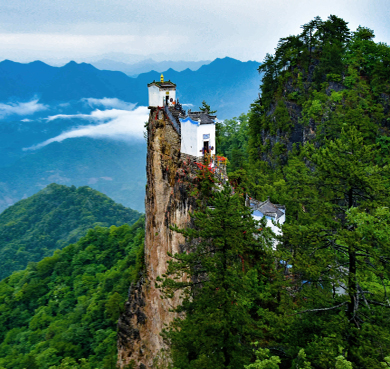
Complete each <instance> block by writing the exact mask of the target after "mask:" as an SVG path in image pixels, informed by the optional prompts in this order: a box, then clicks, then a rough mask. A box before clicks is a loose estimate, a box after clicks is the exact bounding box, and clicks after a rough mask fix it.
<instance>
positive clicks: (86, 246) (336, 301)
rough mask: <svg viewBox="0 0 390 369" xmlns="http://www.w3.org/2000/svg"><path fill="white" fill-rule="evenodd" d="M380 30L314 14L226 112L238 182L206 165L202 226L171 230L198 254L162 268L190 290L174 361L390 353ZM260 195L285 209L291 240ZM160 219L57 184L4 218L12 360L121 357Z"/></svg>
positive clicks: (201, 365) (306, 367)
mask: <svg viewBox="0 0 390 369" xmlns="http://www.w3.org/2000/svg"><path fill="white" fill-rule="evenodd" d="M374 39H375V34H374V31H373V30H371V29H368V28H364V27H359V28H358V29H357V30H356V31H352V30H350V29H349V27H348V23H347V22H346V21H345V20H343V19H341V18H339V17H337V16H334V15H331V16H330V17H329V18H328V19H326V20H322V19H320V18H319V17H317V18H315V19H313V20H312V21H310V22H309V23H307V24H305V25H303V26H302V31H301V33H300V34H298V35H290V36H288V37H285V38H282V39H281V40H280V41H279V43H278V45H277V47H276V49H275V52H274V53H273V54H268V55H267V56H266V57H265V59H264V61H263V63H262V64H261V65H260V67H259V73H260V76H261V81H260V77H259V83H261V85H260V94H259V97H258V98H257V99H256V100H255V101H254V103H253V104H252V105H251V107H250V110H249V112H247V113H243V114H242V115H240V116H239V117H238V118H232V119H228V120H225V121H224V122H221V123H218V124H217V145H216V146H217V151H218V153H219V154H221V155H224V156H226V157H227V159H228V174H229V181H230V183H228V184H226V185H225V186H223V185H221V184H218V183H217V180H216V178H215V177H214V176H213V173H212V172H211V171H209V169H208V168H207V167H206V168H205V169H203V170H202V171H201V172H200V173H199V178H200V179H201V180H200V181H198V183H199V186H198V187H197V188H194V189H193V193H192V195H194V196H196V197H197V203H198V209H197V210H196V211H195V212H194V214H192V222H191V228H186V229H180V228H177V227H172V230H173V231H175V232H179V233H181V234H182V235H183V236H184V237H185V238H186V241H187V243H186V245H187V247H188V249H187V251H188V252H183V253H180V254H175V255H170V256H172V259H171V261H170V262H169V264H168V270H167V272H166V273H165V274H164V275H162V276H161V277H160V278H159V280H158V286H159V288H160V289H161V291H162V293H163V295H164V296H165V297H167V298H169V297H171V296H172V295H173V294H175V293H177V292H178V291H179V293H181V296H182V303H181V304H180V305H179V306H178V307H177V308H176V311H177V312H178V313H180V314H179V315H178V318H177V319H175V320H174V321H173V322H172V323H171V324H170V325H168V326H166V328H165V329H164V331H163V332H161V334H162V336H163V337H164V339H165V340H166V342H167V343H169V345H170V347H171V357H172V363H171V364H170V365H171V366H170V369H206V368H207V369H208V368H212V369H240V368H241V369H310V368H312V369H358V368H359V369H360V368H362V369H363V368H367V369H380V368H387V367H390V301H389V295H388V294H389V293H390V265H389V263H390V211H389V206H390V200H389V199H390V167H389V164H390V131H389V129H390V47H389V46H388V45H386V44H383V43H376V42H375V41H374ZM254 98H256V97H255V96H254ZM206 107H207V110H208V111H211V109H210V107H209V106H207V104H206V103H204V106H203V108H206ZM232 189H233V191H232ZM248 197H251V198H255V199H257V200H262V201H264V200H265V199H267V197H269V198H270V200H271V201H272V202H273V203H275V204H283V205H285V206H286V209H287V210H286V222H285V223H284V224H283V226H282V235H281V236H275V235H274V234H273V233H272V231H271V230H270V229H269V228H267V227H266V220H265V219H264V218H263V220H262V221H260V222H256V221H255V220H254V219H253V217H252V214H251V209H250V208H248V207H247V206H246V199H247V198H248ZM144 222H145V218H144V217H143V216H140V214H139V213H137V212H135V211H132V210H129V209H126V208H124V207H122V206H120V205H118V204H115V203H114V202H113V201H112V200H110V199H109V198H107V197H106V196H104V195H102V194H99V193H97V192H96V191H93V190H91V189H90V188H87V187H81V188H78V189H76V188H75V187H70V188H69V187H66V186H59V185H54V184H53V185H51V186H49V187H48V188H46V189H45V190H43V191H41V192H39V193H38V194H37V195H35V196H33V197H31V198H29V199H26V200H22V201H20V202H19V203H17V204H15V205H14V206H12V207H10V208H9V209H7V210H6V211H4V212H3V213H2V214H0V254H1V256H2V257H1V258H0V260H1V261H0V265H1V273H2V277H3V278H4V279H3V280H2V281H1V282H0V322H1V324H0V369H11V368H12V369H23V368H32V369H35V368H37V369H46V368H47V369H65V368H68V369H70V368H72V369H73V368H82V369H95V368H99V369H100V368H102V369H103V368H115V367H116V324H117V320H118V317H119V316H120V314H121V312H122V311H123V307H124V302H125V300H126V299H127V297H128V290H129V286H130V284H131V283H132V282H135V281H137V279H138V278H139V276H140V275H141V274H142V271H143V268H144V264H143V244H144V236H145V227H144ZM126 223H127V224H126ZM89 228H92V229H90V230H88V229H89ZM22 268H25V269H24V270H21V271H20V270H19V269H22ZM18 270H19V271H18ZM183 276H185V278H184V279H183ZM129 369H131V368H129ZM133 369H135V368H133ZM137 369H138V368H137ZM156 369H162V368H157V367H156ZM166 369H168V368H166Z"/></svg>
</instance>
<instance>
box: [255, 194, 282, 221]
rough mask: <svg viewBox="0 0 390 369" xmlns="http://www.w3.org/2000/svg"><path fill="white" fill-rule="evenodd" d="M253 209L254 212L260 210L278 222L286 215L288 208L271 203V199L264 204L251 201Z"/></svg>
mask: <svg viewBox="0 0 390 369" xmlns="http://www.w3.org/2000/svg"><path fill="white" fill-rule="evenodd" d="M251 208H252V209H254V210H259V211H260V212H261V213H262V214H264V215H265V216H268V217H272V218H275V220H278V219H279V218H280V217H281V216H282V215H283V214H284V211H285V209H286V207H285V206H283V205H278V204H273V203H272V202H271V201H269V198H268V199H267V200H266V201H263V202H261V201H257V200H251ZM281 209H283V210H284V211H282V210H281Z"/></svg>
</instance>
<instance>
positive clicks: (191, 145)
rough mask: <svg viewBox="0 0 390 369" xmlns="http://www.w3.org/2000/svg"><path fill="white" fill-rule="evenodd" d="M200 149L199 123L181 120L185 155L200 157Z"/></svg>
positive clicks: (182, 148)
mask: <svg viewBox="0 0 390 369" xmlns="http://www.w3.org/2000/svg"><path fill="white" fill-rule="evenodd" d="M197 149H198V123H197V122H196V124H194V123H192V121H191V120H190V119H184V120H181V149H180V151H181V152H182V153H184V154H188V155H193V156H200V155H201V154H200V153H199V151H197Z"/></svg>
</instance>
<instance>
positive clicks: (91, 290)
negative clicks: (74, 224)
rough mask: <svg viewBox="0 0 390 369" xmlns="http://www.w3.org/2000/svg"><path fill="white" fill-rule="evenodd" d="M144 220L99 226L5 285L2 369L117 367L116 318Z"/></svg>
mask: <svg viewBox="0 0 390 369" xmlns="http://www.w3.org/2000/svg"><path fill="white" fill-rule="evenodd" d="M80 191H81V192H82V191H90V190H89V189H85V188H84V189H80ZM101 210H103V208H101ZM106 210H107V211H108V212H110V211H111V212H113V211H114V210H113V209H111V210H110V209H106ZM144 222H145V219H144V217H142V218H141V219H139V220H138V221H137V222H136V223H135V224H133V225H132V226H129V225H127V224H125V225H123V226H121V227H115V226H112V227H110V228H102V227H96V228H94V229H93V230H90V231H89V232H88V233H87V235H86V236H84V237H83V238H81V239H80V240H79V241H78V242H77V243H75V244H71V245H69V246H67V247H65V248H64V249H62V250H58V251H56V252H55V253H54V255H53V256H50V257H46V258H44V259H43V260H41V261H39V262H38V263H30V264H29V266H28V267H27V268H26V269H25V270H23V271H18V272H14V273H13V274H12V275H11V276H9V277H7V278H6V279H4V280H3V281H1V282H0V311H1V314H0V368H7V369H24V368H29V369H48V368H51V369H56V368H58V369H64V368H83V369H95V368H102V369H103V368H104V369H108V368H112V369H114V368H116V321H117V319H118V316H119V314H120V312H121V311H122V308H123V305H124V301H125V298H126V297H127V293H128V289H129V285H130V283H131V282H132V281H134V280H135V279H136V278H137V276H138V272H139V270H140V269H141V268H142V253H143V239H144V234H145V228H144Z"/></svg>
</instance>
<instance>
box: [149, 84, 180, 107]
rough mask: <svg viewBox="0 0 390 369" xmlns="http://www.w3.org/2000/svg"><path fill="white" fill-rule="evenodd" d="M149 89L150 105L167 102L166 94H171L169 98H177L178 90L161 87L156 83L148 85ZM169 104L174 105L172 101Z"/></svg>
mask: <svg viewBox="0 0 390 369" xmlns="http://www.w3.org/2000/svg"><path fill="white" fill-rule="evenodd" d="M148 91H149V106H154V107H157V106H163V104H164V102H165V96H167V92H168V96H169V100H170V99H173V100H174V101H175V100H176V90H167V89H160V88H158V87H157V86H156V85H152V86H150V87H148ZM169 105H173V104H172V103H171V102H170V103H169Z"/></svg>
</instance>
